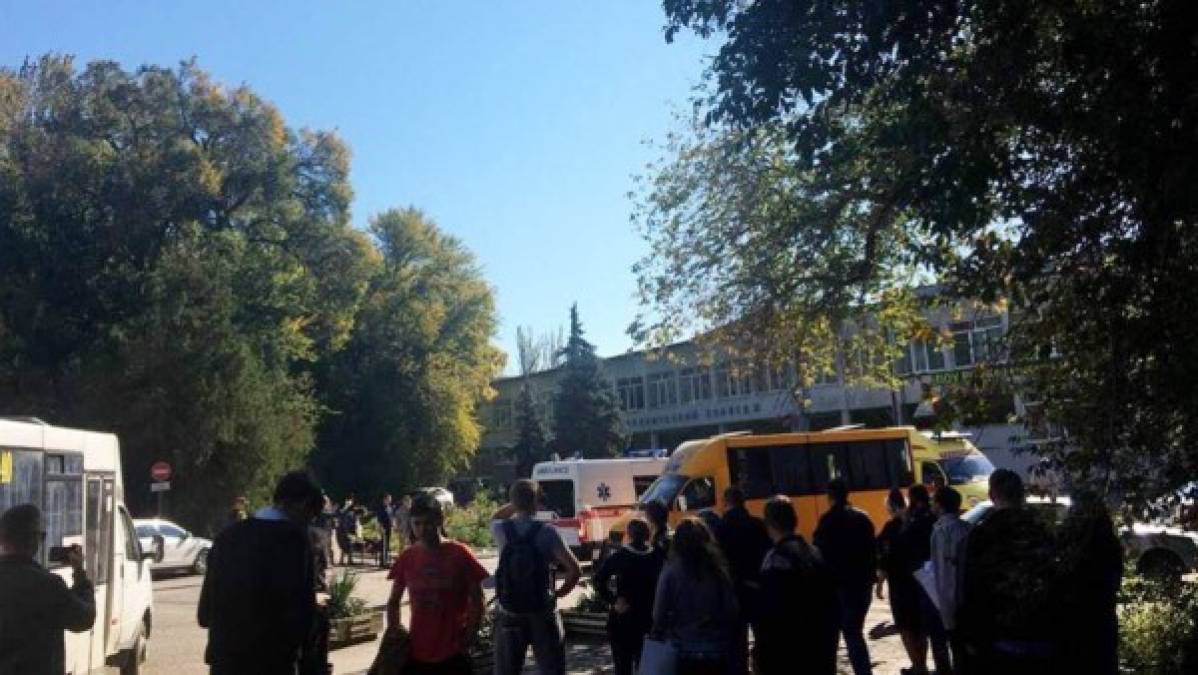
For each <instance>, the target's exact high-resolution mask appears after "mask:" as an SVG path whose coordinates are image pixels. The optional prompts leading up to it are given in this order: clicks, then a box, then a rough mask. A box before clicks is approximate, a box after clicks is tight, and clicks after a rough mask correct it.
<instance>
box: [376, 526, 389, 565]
mask: <svg viewBox="0 0 1198 675" xmlns="http://www.w3.org/2000/svg"><path fill="white" fill-rule="evenodd" d="M382 529H383V543H382V546H381V547H380V549H379V567H386V566H387V563H389V562H391V528H389V527H384V528H382Z"/></svg>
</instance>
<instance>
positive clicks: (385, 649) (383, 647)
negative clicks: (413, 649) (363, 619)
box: [366, 626, 409, 675]
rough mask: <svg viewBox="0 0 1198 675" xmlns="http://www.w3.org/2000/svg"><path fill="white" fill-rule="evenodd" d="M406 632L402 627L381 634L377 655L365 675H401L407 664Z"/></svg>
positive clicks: (407, 639)
mask: <svg viewBox="0 0 1198 675" xmlns="http://www.w3.org/2000/svg"><path fill="white" fill-rule="evenodd" d="M408 641H409V638H408V631H406V630H404V627H403V626H396V627H395V628H394V629H393V630H388V631H387V632H385V633H383V639H382V640H380V641H379V653H378V654H376V655H375V657H374V663H372V664H371V665H370V670H367V671H366V675H401V673H403V670H404V666H405V665H407V663H408V646H409V645H408Z"/></svg>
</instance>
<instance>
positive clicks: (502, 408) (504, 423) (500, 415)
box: [491, 401, 512, 429]
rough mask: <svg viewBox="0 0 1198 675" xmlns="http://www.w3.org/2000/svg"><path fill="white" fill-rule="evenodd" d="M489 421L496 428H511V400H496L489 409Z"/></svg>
mask: <svg viewBox="0 0 1198 675" xmlns="http://www.w3.org/2000/svg"><path fill="white" fill-rule="evenodd" d="M491 423H492V424H494V425H495V428H496V429H511V428H512V402H511V401H496V402H495V403H494V404H493V406H492V409H491Z"/></svg>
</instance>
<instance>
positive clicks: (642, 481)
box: [632, 475, 657, 499]
mask: <svg viewBox="0 0 1198 675" xmlns="http://www.w3.org/2000/svg"><path fill="white" fill-rule="evenodd" d="M655 480H657V476H655V475H650V476H633V477H632V491H633V492H635V493H636V498H637V499H640V498H641V495H643V494H645V491H646V490H648V489H649V487H650V486H651V485H653V481H655Z"/></svg>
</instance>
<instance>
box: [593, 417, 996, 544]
mask: <svg viewBox="0 0 1198 675" xmlns="http://www.w3.org/2000/svg"><path fill="white" fill-rule="evenodd" d="M962 443H963V444H964V445H961V444H962ZM966 446H967V447H966ZM945 452H948V453H950V454H953V455H959V456H968V457H969V458H970V459H971V460H976V458H974V457H973V455H972V454H971V453H976V455H977V456H978V457H981V459H982V460H983V461H984V460H985V456H984V455H982V454H981V453H980V452H977V450H976V448H973V446H972V445H970V444H969V443H968V441H966V440H964V439H961V438H955V439H954V440H953V444H950V447H948V448H945V449H942V448H941V447H940V443H939V442H938V441H937V440H936V439H935V438H934V437H932V436H928V435H925V434H924V433H922V432H920V431H917V430H916V429H915V428H914V427H887V428H882V429H863V428H851V427H845V428H837V429H830V430H827V431H820V432H801V433H785V434H765V435H753V434H749V433H747V432H736V433H730V434H722V435H719V436H714V437H711V438H706V439H698V440H693V441H687V442H684V443H682V444H681V445H679V446H678V448H677V449H676V450H674V452H673V453H672V454H671V455H670V459H669V461H668V462H667V463H666V466H665V470H664V471H663V473H662V475H661V477H660V478H658V479H657V480H656V481H655V482H654V483H653V485H651V486H650V487H649V489H648V490H646V491H645V493H644V494H643V495H642V496H641V499H640V503H641V504H642V505H643V504H645V503H648V502H650V501H653V500H657V501H660V502H661V503H663V504H665V505H667V506H668V507H669V510H670V524H671V526H674V525H676V524H677V523H678V522H679V521H680V520H681V519H682V518H685V517H687V516H690V515H697V514H698V513H699V512H700V511H702V510H704V509H714V510H715V511H716V512H718V513H722V512H723V511H724V508H725V504H724V490H725V489H726V488H728V486H730V485H738V486H740V488H741V489H742V490H744V492H745V497H746V498H747V499H746V501H747V503H746V506H747V507H748V509H749V511H750V512H751V513H753V514H754V515H757V516H760V515H761V513H762V510H763V509H764V505H765V501H766V500H768V499H769V498H770V497H773V496H775V495H779V494H781V495H786V496H788V497H790V499H791V502H792V503H793V504H794V506H795V511H796V512H797V513H798V516H799V532H800V533H801V534H802V535H803V536H804V537H805V538H807V540H808V541H810V540H811V536H812V533H813V532H814V531H815V526H816V524H817V523H818V522H819V517H820V515H822V514H823V513H824V512H825V511H826V510H827V509H828V499H827V496H826V495H825V492H826V490H827V486H828V482H829V481H830V480H832V479H833V478H843V479H844V480H845V481H846V482H847V483H848V486H849V491H850V496H849V500H850V501H851V502H852V503H853V505H854V506H856V507H857V508H859V509H861V510H863V511H865V512H866V513H867V514H869V517H870V519H871V520H873V522H874V527H875V529H878V530H881V528H882V526H883V525H884V524H885V523H886V521H887V519H888V518H889V514H888V513H887V512H886V496H887V493H888V492H889V491H890V488H892V487H898V488H904V491H905V488H907V487H909V486H911V485H913V484H915V483H917V482H920V483H925V484H928V485H933V484H934V483H936V482H937V480H936V479H937V478H940V479H941V480H943V481H944V483H953V482H954V481H952V480H950V476H949V474H948V472H946V470H945V466H944V465H943V464H942V463H941V460H942V458H943V457H942V455H943V454H944V453H945ZM985 463H986V464H987V465H988V462H985ZM973 465H978V462H976V461H973V464H971V466H973ZM991 468H992V467H991ZM987 473H988V472H987ZM958 482H959V481H958ZM975 483H977V485H976V486H975ZM983 484H984V479H983V480H982V481H981V482H980V483H978V482H977V481H974V480H973V479H972V478H971V479H970V480H969V481H968V485H954V487H958V488H960V487H965V488H966V492H967V494H966V497H967V499H968V498H971V497H973V498H976V497H975V495H974V494H973V492H975V491H977V490H976V488H977V487H979V486H981V485H983ZM969 501H970V502H973V501H974V499H970V500H969ZM630 517H631V514H628V515H626V516H625V517H624V518H621V520H620V521H618V522H616V523H614V524H612V526H611V532H612V534H613V535H614V537H613V538H616V537H619V536H621V535H622V534H623V531H624V524H625V523H626V522H627V520H628V518H630Z"/></svg>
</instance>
